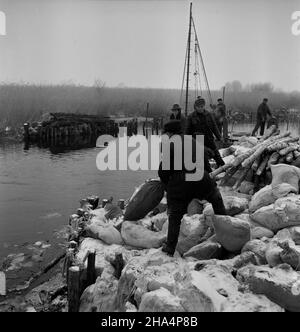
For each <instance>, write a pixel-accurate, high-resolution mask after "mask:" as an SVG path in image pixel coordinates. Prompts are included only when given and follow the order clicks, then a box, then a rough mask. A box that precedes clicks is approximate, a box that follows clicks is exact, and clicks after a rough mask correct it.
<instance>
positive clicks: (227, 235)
mask: <svg viewBox="0 0 300 332" xmlns="http://www.w3.org/2000/svg"><path fill="white" fill-rule="evenodd" d="M213 226H214V229H215V233H216V238H217V241H218V242H219V243H220V244H221V245H222V246H223V247H224V248H225V249H226V250H228V251H230V252H239V251H240V250H241V249H242V248H243V246H244V245H245V244H246V243H247V242H248V241H250V238H251V233H250V226H249V224H248V223H247V222H245V221H244V220H241V219H238V218H234V217H230V216H217V215H216V216H214V217H213Z"/></svg>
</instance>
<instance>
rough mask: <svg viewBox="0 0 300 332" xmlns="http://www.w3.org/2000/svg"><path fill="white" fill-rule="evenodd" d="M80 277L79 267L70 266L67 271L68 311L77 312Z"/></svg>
mask: <svg viewBox="0 0 300 332" xmlns="http://www.w3.org/2000/svg"><path fill="white" fill-rule="evenodd" d="M80 278H81V268H80V267H79V266H72V267H70V268H69V273H68V307H69V308H68V311H69V312H78V311H79V305H80V296H81V294H80Z"/></svg>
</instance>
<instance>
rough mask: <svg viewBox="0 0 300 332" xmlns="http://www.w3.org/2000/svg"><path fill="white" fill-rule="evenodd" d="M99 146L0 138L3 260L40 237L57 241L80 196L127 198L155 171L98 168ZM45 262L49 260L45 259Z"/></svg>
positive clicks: (75, 208) (76, 206) (77, 205)
mask: <svg viewBox="0 0 300 332" xmlns="http://www.w3.org/2000/svg"><path fill="white" fill-rule="evenodd" d="M98 152H99V149H97V148H85V149H80V150H68V149H64V150H61V149H60V150H53V149H51V150H50V149H40V148H38V147H30V148H29V149H28V147H25V149H24V145H23V144H19V143H17V144H16V143H9V142H6V143H5V142H0V262H1V259H3V258H4V257H6V256H7V255H8V254H10V253H12V252H15V253H19V252H24V250H25V249H24V246H25V247H26V246H28V244H32V243H35V242H36V241H44V242H47V241H48V242H49V243H50V244H51V243H52V242H55V236H54V232H55V231H56V230H59V229H61V228H62V227H63V226H65V225H66V224H67V223H68V218H69V215H70V214H72V213H75V212H76V210H77V208H78V207H79V200H80V199H81V198H85V197H87V196H89V195H91V194H95V195H98V196H99V197H100V199H102V198H109V197H110V196H113V197H114V200H115V201H117V200H118V199H119V198H125V199H126V198H129V197H130V196H131V194H132V193H133V191H134V189H135V187H137V186H138V185H140V184H141V183H143V182H144V181H145V180H146V179H148V178H151V177H156V176H157V173H156V172H155V171H136V172H134V171H104V172H100V171H99V170H98V169H97V168H96V156H97V154H98ZM44 263H45V262H44Z"/></svg>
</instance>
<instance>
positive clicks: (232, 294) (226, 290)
mask: <svg viewBox="0 0 300 332" xmlns="http://www.w3.org/2000/svg"><path fill="white" fill-rule="evenodd" d="M200 264H202V268H201V269H200V271H199V272H198V273H199V274H202V276H205V278H207V280H208V281H209V283H210V285H211V286H212V287H213V289H215V291H216V292H217V293H218V294H219V295H221V297H222V298H221V299H222V301H221V302H222V303H221V307H220V309H219V310H220V311H221V312H255V311H259V312H273V311H274V312H280V311H282V309H281V308H280V307H279V306H278V305H276V304H274V303H272V302H271V301H270V300H269V299H267V298H266V297H265V296H261V295H259V296H258V295H256V294H251V293H249V292H248V291H247V290H246V289H245V290H241V285H240V284H239V282H238V281H237V280H236V279H235V278H234V277H233V276H232V274H231V271H232V270H231V267H230V266H231V263H230V262H226V261H217V260H209V261H206V262H201V263H200ZM197 265H198V266H199V263H198V264H197ZM196 278H198V277H197V276H196Z"/></svg>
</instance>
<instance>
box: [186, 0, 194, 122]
mask: <svg viewBox="0 0 300 332" xmlns="http://www.w3.org/2000/svg"><path fill="white" fill-rule="evenodd" d="M192 6H193V4H192V3H190V20H189V34H188V44H187V72H186V91H185V116H187V114H188V103H189V80H190V57H191V33H192Z"/></svg>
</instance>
